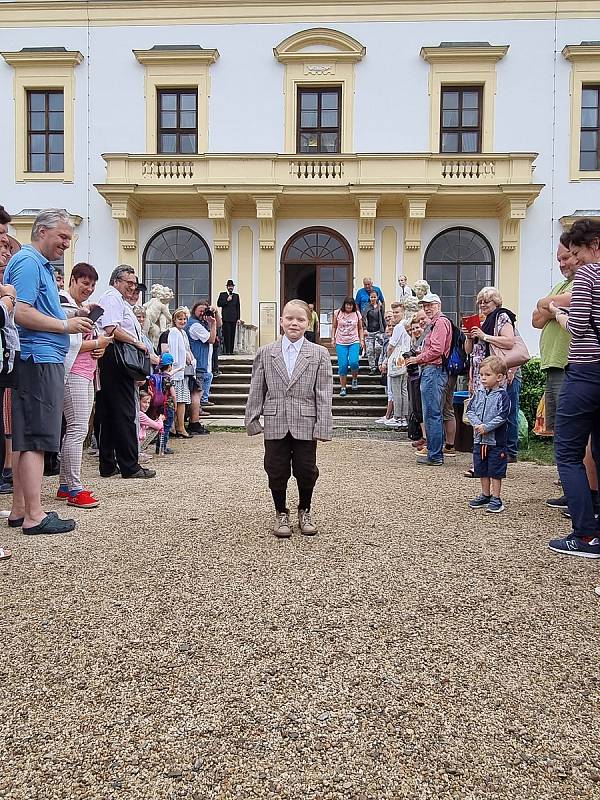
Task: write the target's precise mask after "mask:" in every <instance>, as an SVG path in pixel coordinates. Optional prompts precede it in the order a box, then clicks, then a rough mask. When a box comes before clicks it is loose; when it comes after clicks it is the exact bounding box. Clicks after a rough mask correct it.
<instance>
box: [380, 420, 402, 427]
mask: <svg viewBox="0 0 600 800" xmlns="http://www.w3.org/2000/svg"><path fill="white" fill-rule="evenodd" d="M383 424H384V425H387V426H388V428H399V427H400V422H399V420H397V419H396V417H390V418H389V419H386V421H385V422H384V423H383Z"/></svg>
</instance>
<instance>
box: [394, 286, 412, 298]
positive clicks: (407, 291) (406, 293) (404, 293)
mask: <svg viewBox="0 0 600 800" xmlns="http://www.w3.org/2000/svg"><path fill="white" fill-rule="evenodd" d="M398 290H399V295H400V297H412V296H413V293H412V289H411V288H410V286H409V285H408V284H406V286H400V284H398Z"/></svg>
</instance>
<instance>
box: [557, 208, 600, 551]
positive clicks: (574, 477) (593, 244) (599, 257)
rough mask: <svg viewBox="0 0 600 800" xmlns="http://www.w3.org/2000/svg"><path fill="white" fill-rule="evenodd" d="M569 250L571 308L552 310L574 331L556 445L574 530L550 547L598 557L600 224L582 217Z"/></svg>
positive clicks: (599, 528) (571, 331)
mask: <svg viewBox="0 0 600 800" xmlns="http://www.w3.org/2000/svg"><path fill="white" fill-rule="evenodd" d="M569 249H570V251H571V253H572V254H573V255H574V256H575V257H576V258H577V260H578V261H579V263H580V264H582V266H581V267H579V269H578V270H577V273H576V275H575V279H574V282H573V292H572V295H571V305H570V308H569V310H568V311H567V310H566V309H563V308H560V307H558V306H556V305H555V304H554V303H550V311H551V312H552V313H553V314H554V315H555V318H556V321H557V322H558V324H559V325H560V326H561V327H562V328H564V329H565V330H567V331H569V333H570V334H571V345H570V348H569V363H568V365H567V369H566V374H565V379H564V383H563V387H562V390H561V393H560V397H559V401H558V408H557V412H556V427H555V432H554V449H555V454H556V463H557V466H558V472H559V475H560V479H561V482H562V485H563V491H564V493H565V495H566V497H567V502H568V505H569V513H570V515H571V520H572V522H573V531H572V533H571V534H570V535H569V536H567V537H566V538H564V539H553V540H552V541H551V542H550V544H549V547H550V549H551V550H553V551H554V552H557V553H565V554H568V555H576V556H584V557H585V558H600V522H598V521H597V520H596V518H595V516H594V507H593V504H592V494H591V491H590V485H589V483H588V479H587V476H586V472H585V467H584V465H583V458H584V455H585V448H586V445H587V442H588V439H589V437H590V435H591V437H592V454H593V456H594V461H595V462H596V468H597V469H598V470H599V474H600V223H597V222H595V221H594V220H591V219H581V220H578V221H577V222H576V223H575V224H574V225H573V227H572V228H571V230H570V231H569Z"/></svg>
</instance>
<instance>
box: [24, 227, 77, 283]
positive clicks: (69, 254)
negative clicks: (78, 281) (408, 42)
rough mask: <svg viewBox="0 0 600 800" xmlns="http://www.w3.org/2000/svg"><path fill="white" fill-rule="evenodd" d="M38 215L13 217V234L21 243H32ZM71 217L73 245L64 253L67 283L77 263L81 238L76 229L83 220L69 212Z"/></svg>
mask: <svg viewBox="0 0 600 800" xmlns="http://www.w3.org/2000/svg"><path fill="white" fill-rule="evenodd" d="M36 217H37V214H20V215H18V216H16V215H15V216H14V217H13V218H12V220H11V222H10V227H11V229H12V235H13V236H14V237H15V239H16V240H17V241H18V242H19V244H21V245H24V244H31V228H32V226H33V223H34V221H35V218H36ZM69 217H70V219H71V224H72V225H73V238H72V239H71V246H70V247H69V248H68V249H67V250H65V255H64V262H65V267H64V269H65V285H66V283H67V282H68V280H69V276H70V275H71V272H72V270H73V265H74V264H75V248H76V246H77V240H78V239H79V236H78V234H77V232H76V229H77V227H78V226H79V225H80V224H81V220H82V218H81V217H80V216H79V215H78V214H69Z"/></svg>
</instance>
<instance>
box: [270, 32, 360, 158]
mask: <svg viewBox="0 0 600 800" xmlns="http://www.w3.org/2000/svg"><path fill="white" fill-rule="evenodd" d="M305 48H310V49H305ZM365 53H366V48H365V47H364V46H363V45H361V44H360V42H358V41H357V40H356V39H353V38H352V37H351V36H348V35H347V34H345V33H342V32H341V31H336V30H332V29H331V28H310V29H309V30H306V31H300V32H299V33H295V34H293V35H292V36H289V37H288V38H287V39H284V40H283V42H280V44H278V45H277V47H275V48H273V54H274V55H275V58H277V60H278V61H280V62H281V63H282V64H283V65H284V67H285V72H284V78H283V96H284V107H285V138H284V142H285V145H284V152H286V153H295V152H296V126H297V108H298V104H297V95H298V88H299V87H303V86H309V87H310V86H313V87H315V86H325V87H327V86H331V87H334V86H335V87H338V86H340V87H341V89H342V109H341V110H342V125H341V152H342V153H350V152H352V150H353V133H354V64H355V63H357V62H358V61H360V60H361V59H362V58H363V56H364V55H365Z"/></svg>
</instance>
